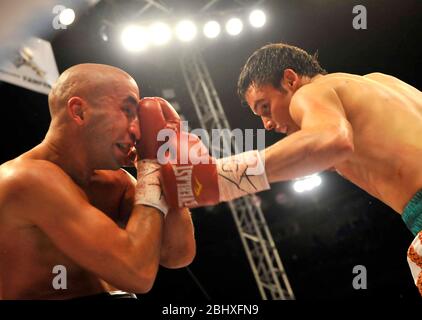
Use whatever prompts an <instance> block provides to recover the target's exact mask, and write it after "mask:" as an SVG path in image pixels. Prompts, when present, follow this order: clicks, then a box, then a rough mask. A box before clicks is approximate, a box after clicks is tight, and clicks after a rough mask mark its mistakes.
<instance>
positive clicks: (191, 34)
mask: <svg viewBox="0 0 422 320" xmlns="http://www.w3.org/2000/svg"><path fill="white" fill-rule="evenodd" d="M196 33H197V30H196V26H195V24H194V23H193V22H192V21H190V20H183V21H181V22H179V23H178V24H177V25H176V35H177V37H178V38H179V40H180V41H183V42H188V41H191V40H193V39H194V38H195V36H196Z"/></svg>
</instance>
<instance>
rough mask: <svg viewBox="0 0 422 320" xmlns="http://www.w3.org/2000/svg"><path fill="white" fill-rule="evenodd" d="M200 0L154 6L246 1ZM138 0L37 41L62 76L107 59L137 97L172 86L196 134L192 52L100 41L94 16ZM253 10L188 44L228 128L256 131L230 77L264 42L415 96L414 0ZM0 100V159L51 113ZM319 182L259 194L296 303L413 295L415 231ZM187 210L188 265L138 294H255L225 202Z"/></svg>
mask: <svg viewBox="0 0 422 320" xmlns="http://www.w3.org/2000/svg"><path fill="white" fill-rule="evenodd" d="M207 2H208V1H193V0H192V1H170V0H169V1H162V3H165V4H166V5H168V6H169V7H171V8H172V9H173V14H172V17H179V15H181V14H182V13H187V14H191V15H192V16H193V17H194V18H204V19H205V18H206V17H207V15H210V16H211V15H212V13H213V12H215V11H216V10H226V9H234V8H242V7H246V8H248V7H250V5H251V4H252V3H253V1H222V3H220V4H218V5H216V6H215V8H214V9H213V8H211V9H210V10H209V12H205V13H202V14H198V10H199V8H201V7H202V6H203V5H205V4H206V3H207ZM358 4H362V5H365V7H366V8H367V12H368V26H367V30H355V29H353V27H352V20H353V17H354V14H353V13H352V9H353V6H355V5H358ZM143 5H144V4H142V1H134V0H133V1H100V2H99V3H98V4H97V5H96V6H95V7H92V8H91V9H89V10H86V11H84V12H83V14H82V15H79V16H78V17H77V20H76V21H75V23H74V24H73V25H72V26H70V27H69V28H68V29H67V30H60V31H54V32H51V33H48V34H45V33H43V34H38V36H42V37H43V38H45V39H47V40H50V41H51V42H52V46H53V50H54V53H55V57H56V61H57V65H58V68H59V71H60V72H62V71H63V70H65V69H66V68H68V67H70V66H72V65H74V64H77V63H82V62H96V63H106V64H111V65H115V66H117V67H120V68H123V69H125V70H126V71H128V72H129V73H130V74H132V75H133V77H134V78H135V80H136V81H137V82H138V84H139V86H140V87H141V94H142V96H155V95H161V94H162V90H163V89H167V88H173V89H175V92H176V98H175V101H177V102H178V103H179V104H180V105H181V107H182V112H183V114H184V115H185V116H186V118H187V119H188V120H189V121H190V125H191V127H192V128H196V127H199V124H198V121H197V119H196V117H195V114H194V112H193V105H192V102H191V100H190V97H189V95H188V93H187V89H186V87H185V84H184V80H183V77H182V75H181V71H180V66H179V64H178V59H179V54H180V53H181V52H183V51H184V50H192V49H193V45H180V44H177V41H173V42H172V43H171V44H169V45H167V46H165V47H163V48H156V49H151V50H149V51H147V52H145V53H140V54H131V53H128V52H126V51H125V50H124V49H123V48H122V47H121V45H120V42H119V39H117V37H116V33H117V30H118V26H117V25H115V26H114V27H113V28H110V30H109V37H110V39H109V41H108V42H104V41H102V40H101V37H100V36H99V29H100V27H101V21H103V20H104V19H107V20H109V21H112V22H113V23H115V24H116V23H117V22H122V23H124V22H125V21H128V20H130V18H131V17H132V16H133V13H134V12H136V11H137V10H139V8H140V7H142V6H143ZM261 7H262V8H263V9H264V10H265V11H266V13H267V19H268V20H267V24H266V25H265V26H264V27H263V28H262V29H257V30H252V29H251V28H250V27H248V26H247V25H245V30H244V32H243V33H242V34H241V35H240V36H238V37H235V38H232V37H229V36H227V35H222V36H220V37H219V38H217V39H215V40H212V41H211V40H204V39H199V40H198V41H197V42H195V45H197V47H198V48H200V49H201V50H202V54H203V57H204V59H205V61H206V63H207V65H208V68H209V70H210V73H211V76H212V78H213V81H214V84H215V86H216V89H217V91H218V93H219V95H220V98H221V101H222V104H223V107H224V109H225V111H226V113H227V117H228V119H229V122H230V125H231V127H232V128H254V129H255V128H261V127H262V126H261V124H260V121H259V119H258V118H254V117H253V115H252V114H251V112H249V111H248V110H246V109H242V107H241V106H240V102H239V100H238V98H237V96H236V82H237V77H238V75H239V71H240V68H241V67H242V66H243V64H244V62H245V61H246V59H247V58H248V56H249V55H250V54H251V53H252V52H253V51H254V50H256V49H258V48H259V47H261V46H263V45H265V44H267V43H270V42H279V41H284V42H287V43H289V44H293V45H297V46H299V47H302V48H303V49H305V50H307V51H308V52H310V53H314V52H316V51H318V53H319V60H320V62H321V65H322V66H323V67H324V68H325V69H326V70H327V71H328V72H337V71H342V72H350V73H355V74H365V73H369V72H374V71H379V72H384V73H387V74H391V75H394V76H396V77H398V78H400V79H402V80H404V81H406V82H408V83H410V84H411V85H413V86H415V87H416V88H418V89H420V90H421V89H422V82H421V80H420V73H421V71H422V67H421V66H422V49H421V46H420V39H421V38H420V33H421V30H422V28H421V27H422V2H421V1H416V0H415V1H411V0H402V1H389V0H385V1H349V0H343V1H334V0H319V1H315V0H312V1H311V0H303V1H299V0H298V1H289V0H286V1H284V0H283V1H281V0H279V1H264V2H263V3H262V5H261ZM244 12H245V13H246V11H244ZM160 14H161V13H160V12H157V11H153V12H150V13H148V12H147V13H146V14H145V15H142V16H141V17H140V18H141V19H144V20H145V21H147V20H148V19H152V18H155V17H160ZM163 17H164V15H163ZM35 35H37V34H35ZM200 38H201V37H200ZM0 99H1V104H2V107H1V108H0V116H1V119H2V125H1V136H2V139H1V140H0V146H1V148H0V150H1V159H0V162H1V163H2V162H4V161H6V160H8V159H12V158H14V157H16V156H17V155H19V154H20V153H22V152H24V151H26V150H28V149H30V148H32V147H33V146H35V145H36V144H38V143H39V142H41V140H42V139H43V137H44V135H45V133H46V131H47V129H48V124H49V121H50V118H49V114H48V106H47V97H46V96H45V95H41V94H37V93H34V92H31V91H28V90H25V89H23V88H19V87H16V86H13V85H10V84H7V83H3V82H0ZM405 129H406V128H403V130H405ZM280 138H281V136H280V135H278V134H275V133H267V136H266V142H267V144H268V145H270V144H272V143H274V142H275V141H277V140H278V139H280ZM380 139H382V137H380ZM421 165H422V164H421ZM322 179H323V183H322V185H321V186H320V187H319V188H317V189H315V190H314V191H312V192H311V193H303V194H298V193H295V192H294V191H293V189H292V183H291V182H285V183H278V184H274V185H273V186H272V189H271V190H270V191H266V192H262V193H260V194H259V197H260V198H261V200H262V209H263V211H264V213H265V216H266V219H267V222H268V225H269V228H270V230H271V232H272V235H273V237H274V240H275V242H276V245H277V248H278V250H279V253H280V256H281V259H282V261H283V264H284V267H285V269H286V272H287V275H288V278H289V280H290V283H291V286H292V288H293V291H294V293H295V296H296V298H297V299H299V300H315V299H321V300H328V299H330V300H332V299H338V300H345V299H375V298H392V299H418V296H419V295H418V293H417V290H416V287H415V286H414V285H413V282H412V281H413V280H412V277H411V275H410V271H409V268H408V265H407V262H406V251H407V248H408V246H409V244H410V242H411V241H412V239H413V236H412V234H411V233H410V231H408V230H407V228H406V227H405V225H404V223H403V222H402V220H401V218H400V216H399V215H398V214H396V213H394V211H393V210H391V209H389V208H388V207H387V206H385V205H384V204H382V203H380V202H379V201H378V200H376V199H374V198H372V197H371V196H369V195H368V194H366V193H365V192H364V191H362V190H360V189H359V188H357V187H355V186H354V185H352V184H351V183H349V182H347V181H346V180H344V179H343V178H341V177H340V176H338V175H337V174H335V173H323V174H322ZM397 188H398V190H399V189H400V186H397ZM192 211H193V213H192V217H193V220H194V223H195V228H196V239H197V246H198V247H197V256H196V259H195V261H194V262H193V263H192V264H191V265H190V267H189V269H187V268H183V269H180V270H166V269H164V268H161V269H160V271H159V274H158V277H157V281H156V284H155V286H154V288H153V289H152V290H151V292H150V293H148V294H146V295H143V296H142V298H143V299H145V300H146V301H149V300H155V301H158V300H160V301H163V300H168V301H192V300H194V301H206V300H207V299H208V297H209V298H211V299H212V300H217V299H232V300H234V299H236V300H258V299H260V296H259V293H258V290H257V287H256V284H255V280H254V278H253V275H252V272H251V270H250V268H249V265H248V262H247V259H246V256H245V253H244V250H243V247H242V244H241V242H240V239H239V236H238V232H237V230H236V227H235V224H234V221H233V219H232V216H231V213H230V211H229V210H228V208H227V207H226V205H224V204H223V205H219V206H217V207H214V208H210V209H195V210H192ZM355 265H364V266H365V267H366V268H367V273H368V289H366V290H354V289H353V287H352V281H353V277H354V276H355V275H354V274H353V273H352V270H353V267H354V266H355ZM194 277H195V279H196V280H197V281H194ZM198 283H199V284H200V285H201V286H202V290H201V288H200V286H199V285H198Z"/></svg>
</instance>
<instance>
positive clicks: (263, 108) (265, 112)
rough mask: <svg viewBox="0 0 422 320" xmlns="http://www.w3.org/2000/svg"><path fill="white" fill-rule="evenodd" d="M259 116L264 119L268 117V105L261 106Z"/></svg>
mask: <svg viewBox="0 0 422 320" xmlns="http://www.w3.org/2000/svg"><path fill="white" fill-rule="evenodd" d="M261 115H262V116H264V117H268V116H269V115H270V107H269V105H268V104H263V105H262V106H261Z"/></svg>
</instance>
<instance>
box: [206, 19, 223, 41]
mask: <svg viewBox="0 0 422 320" xmlns="http://www.w3.org/2000/svg"><path fill="white" fill-rule="evenodd" d="M220 31H221V27H220V24H219V23H218V22H217V21H208V22H207V23H206V24H205V25H204V34H205V36H206V37H207V38H211V39H212V38H215V37H217V36H218V35H219V34H220Z"/></svg>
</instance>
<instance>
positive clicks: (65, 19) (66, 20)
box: [59, 8, 75, 26]
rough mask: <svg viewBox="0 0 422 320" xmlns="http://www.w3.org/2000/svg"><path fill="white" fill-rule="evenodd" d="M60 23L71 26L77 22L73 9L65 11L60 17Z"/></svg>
mask: <svg viewBox="0 0 422 320" xmlns="http://www.w3.org/2000/svg"><path fill="white" fill-rule="evenodd" d="M59 21H60V23H61V24H64V25H65V26H68V25H71V24H72V23H73V21H75V11H73V9H70V8H67V9H64V10H63V11H62V12H61V13H60V15H59Z"/></svg>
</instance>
